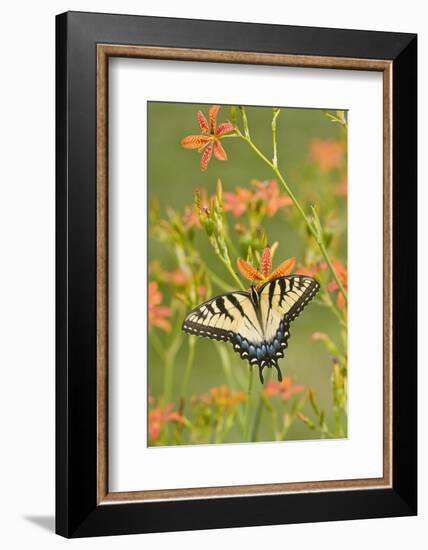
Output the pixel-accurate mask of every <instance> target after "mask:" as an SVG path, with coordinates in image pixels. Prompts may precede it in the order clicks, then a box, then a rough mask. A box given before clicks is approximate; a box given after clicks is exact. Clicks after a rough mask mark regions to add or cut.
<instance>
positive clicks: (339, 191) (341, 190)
mask: <svg viewBox="0 0 428 550" xmlns="http://www.w3.org/2000/svg"><path fill="white" fill-rule="evenodd" d="M336 195H337V196H338V197H342V198H344V199H346V197H347V196H348V179H347V177H346V176H344V177H343V179H342V181H341V182H340V183H339V185H338V186H337V187H336Z"/></svg>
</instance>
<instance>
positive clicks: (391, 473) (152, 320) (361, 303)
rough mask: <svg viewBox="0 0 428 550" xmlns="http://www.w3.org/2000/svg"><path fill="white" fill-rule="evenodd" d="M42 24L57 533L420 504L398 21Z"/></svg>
mask: <svg viewBox="0 0 428 550" xmlns="http://www.w3.org/2000/svg"><path fill="white" fill-rule="evenodd" d="M56 24H57V31H56V36H57V43H56V48H57V62H56V70H57V82H56V86H57V105H56V114H57V142H56V143H57V150H56V155H57V228H56V232H57V278H56V281H57V372H56V377H57V378H56V380H57V383H56V393H57V401H56V403H57V410H56V440H57V443H56V445H57V451H56V452H57V455H56V460H57V470H56V472H57V473H56V477H57V483H56V486H57V494H56V503H57V504H56V506H57V509H56V517H57V520H56V521H57V532H58V534H60V535H63V536H65V537H84V536H97V535H114V534H126V533H145V532H157V531H177V530H189V529H208V528H221V527H238V526H251V525H273V524H282V523H296V522H314V521H333V520H343V519H358V518H373V517H392V516H404V515H414V514H416V510H417V472H416V467H417V464H416V457H417V452H416V450H417V448H416V432H417V419H416V411H417V408H416V394H417V393H416V318H417V317H416V307H417V298H416V176H417V174H416V150H417V149H416V124H417V123H416V116H417V113H416V88H417V87H416V83H417V81H416V67H417V57H416V56H417V38H416V35H412V34H401V33H383V32H373V31H355V30H340V29H323V28H306V27H287V26H277V25H256V24H244V23H231V22H217V21H197V20H184V19H167V18H153V17H140V16H122V15H120V16H119V15H109V14H94V13H77V12H69V13H65V14H61V15H59V16H57V21H56Z"/></svg>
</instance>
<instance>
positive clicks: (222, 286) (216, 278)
mask: <svg viewBox="0 0 428 550" xmlns="http://www.w3.org/2000/svg"><path fill="white" fill-rule="evenodd" d="M206 270H207V272H208V273H209V274H210V277H211V279H212V280H213V283H214V284H216V285H217V286H218V287H219V289H220V290H224V291H225V292H229V291H230V285H229V284H228V283H226V282H225V281H223V279H222V278H221V277H219V276H218V275H217V274H216V273H214V271H212V270H211V269H210V268H209V267H206Z"/></svg>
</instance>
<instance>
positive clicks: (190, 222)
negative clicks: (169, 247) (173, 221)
mask: <svg viewBox="0 0 428 550" xmlns="http://www.w3.org/2000/svg"><path fill="white" fill-rule="evenodd" d="M183 223H184V228H185V229H191V228H192V227H196V228H197V229H201V228H202V226H201V222H200V221H199V216H198V214H197V213H196V211H195V209H194V208H192V207H191V206H186V209H185V210H184V215H183Z"/></svg>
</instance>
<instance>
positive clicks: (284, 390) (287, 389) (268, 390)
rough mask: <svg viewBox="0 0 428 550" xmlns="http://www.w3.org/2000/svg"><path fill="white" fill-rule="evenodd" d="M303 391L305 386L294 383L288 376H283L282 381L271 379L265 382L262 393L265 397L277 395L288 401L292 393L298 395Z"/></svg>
mask: <svg viewBox="0 0 428 550" xmlns="http://www.w3.org/2000/svg"><path fill="white" fill-rule="evenodd" d="M304 391H305V386H303V385H302V384H294V383H293V380H292V379H291V378H290V377H289V376H285V377H284V378H283V379H282V382H274V381H273V380H270V381H269V382H267V384H266V386H265V388H264V390H263V394H264V395H265V397H272V396H273V395H278V396H279V397H280V398H281V399H282V400H283V401H288V400H289V399H290V398H291V397H293V395H298V394H299V393H302V392H304Z"/></svg>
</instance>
